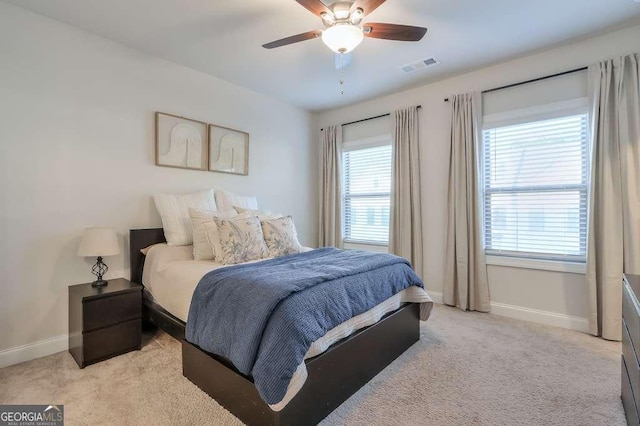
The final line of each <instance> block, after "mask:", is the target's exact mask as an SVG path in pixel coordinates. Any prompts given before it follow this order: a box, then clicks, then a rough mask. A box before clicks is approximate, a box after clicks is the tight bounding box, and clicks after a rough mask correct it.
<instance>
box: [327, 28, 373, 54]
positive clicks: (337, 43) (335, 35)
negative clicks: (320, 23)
mask: <svg viewBox="0 0 640 426" xmlns="http://www.w3.org/2000/svg"><path fill="white" fill-rule="evenodd" d="M362 39H364V34H363V33H362V28H360V27H358V26H356V25H351V24H336V25H334V26H333V27H330V28H327V29H326V30H324V31H323V32H322V41H323V42H324V44H326V45H327V47H329V49H331V50H333V51H334V52H336V53H348V52H351V51H352V50H353V49H355V48H356V47H357V46H358V45H359V44H360V43H362Z"/></svg>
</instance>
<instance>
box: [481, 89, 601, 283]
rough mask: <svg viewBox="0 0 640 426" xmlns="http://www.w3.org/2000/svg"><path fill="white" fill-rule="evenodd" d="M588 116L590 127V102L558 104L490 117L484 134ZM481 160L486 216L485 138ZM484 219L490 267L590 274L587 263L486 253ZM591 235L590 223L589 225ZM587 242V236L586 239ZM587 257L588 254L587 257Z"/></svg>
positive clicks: (482, 142) (572, 101)
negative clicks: (569, 117)
mask: <svg viewBox="0 0 640 426" xmlns="http://www.w3.org/2000/svg"><path fill="white" fill-rule="evenodd" d="M580 114H587V123H589V120H590V117H589V100H588V98H578V99H574V100H570V101H564V102H556V103H553V104H547V105H540V106H535V107H529V108H522V109H518V110H514V111H508V112H503V113H497V114H489V115H485V116H484V117H483V128H482V131H483V132H484V131H485V130H489V129H493V128H496V127H504V126H510V125H517V124H524V123H528V122H535V121H544V120H549V119H554V118H560V117H566V116H571V115H580ZM589 130H590V129H589V126H588V125H587V147H586V148H587V161H588V162H589V164H588V165H587V180H586V181H587V205H588V202H589V201H588V193H589V186H590V181H591V177H590V175H589V170H590V162H591V159H590V153H591V147H590V146H589V143H590V140H591V138H590V135H589ZM479 155H480V160H479V161H478V164H479V168H480V172H479V174H478V175H479V177H480V179H479V187H480V191H479V195H480V200H479V203H480V206H481V210H482V214H484V208H485V184H484V182H485V176H484V170H485V163H484V161H485V158H484V138H482V137H481V143H480V152H479ZM485 226H486V225H485V221H484V217H483V218H482V240H483V241H482V246H483V248H484V250H485V255H486V263H487V265H495V266H506V267H513V268H523V269H538V270H545V271H557V272H566V273H573V274H585V273H586V259H585V260H569V259H566V260H564V259H556V258H554V259H546V258H545V256H544V255H536V254H533V253H523V252H512V251H500V250H495V251H494V250H487V249H486V241H485V237H486V229H485ZM587 232H588V223H587ZM585 238H587V236H586V235H585ZM585 257H586V254H585Z"/></svg>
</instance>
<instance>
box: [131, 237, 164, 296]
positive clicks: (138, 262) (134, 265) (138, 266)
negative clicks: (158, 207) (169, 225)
mask: <svg viewBox="0 0 640 426" xmlns="http://www.w3.org/2000/svg"><path fill="white" fill-rule="evenodd" d="M166 241H167V240H166V239H165V238H164V230H163V229H162V228H152V229H131V230H129V257H130V259H131V265H130V267H131V281H132V282H134V283H138V284H142V268H143V267H144V259H145V256H144V254H142V253H140V250H142V249H143V248H145V247H148V246H150V245H152V244H158V243H164V242H166Z"/></svg>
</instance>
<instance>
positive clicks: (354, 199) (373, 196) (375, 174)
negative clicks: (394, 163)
mask: <svg viewBox="0 0 640 426" xmlns="http://www.w3.org/2000/svg"><path fill="white" fill-rule="evenodd" d="M342 161H343V179H342V194H343V213H344V221H343V223H344V225H343V238H344V241H346V242H356V243H375V244H387V243H388V241H389V204H390V193H391V145H383V146H375V147H369V148H362V149H354V150H350V151H345V152H344V153H343V154H342Z"/></svg>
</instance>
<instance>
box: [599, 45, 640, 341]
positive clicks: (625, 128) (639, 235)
mask: <svg viewBox="0 0 640 426" xmlns="http://www.w3.org/2000/svg"><path fill="white" fill-rule="evenodd" d="M639 61H640V54H638V53H636V54H632V55H628V56H623V57H619V58H616V59H612V60H607V61H602V62H600V63H597V64H594V65H591V66H590V67H589V95H590V104H591V139H592V140H591V149H592V152H591V159H592V161H591V185H590V191H589V232H588V241H587V283H588V292H589V295H588V296H589V328H590V331H591V333H592V334H594V335H597V336H602V337H603V338H605V339H609V340H620V339H621V338H622V274H623V272H626V273H632V274H640V79H639V77H638V76H639V74H640V68H639V66H638V63H639Z"/></svg>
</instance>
